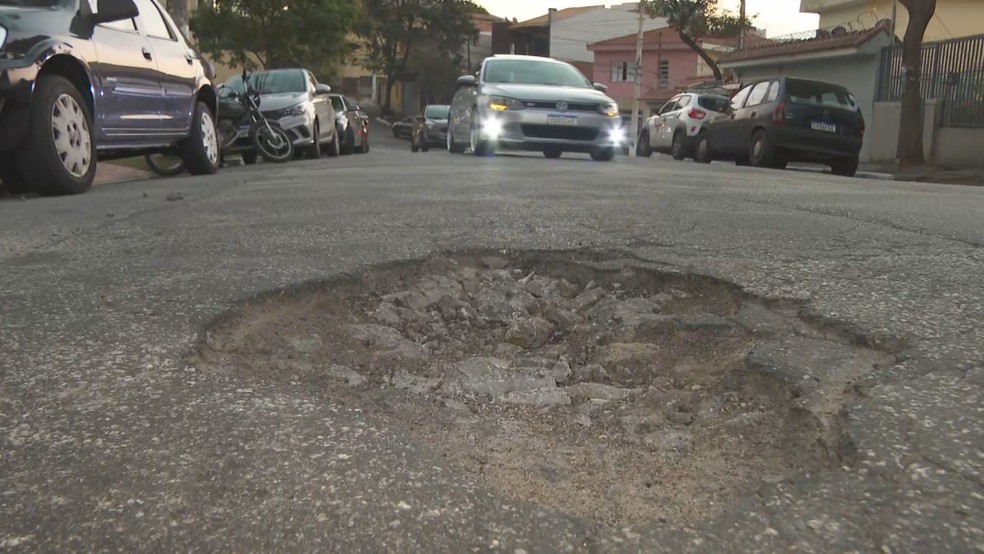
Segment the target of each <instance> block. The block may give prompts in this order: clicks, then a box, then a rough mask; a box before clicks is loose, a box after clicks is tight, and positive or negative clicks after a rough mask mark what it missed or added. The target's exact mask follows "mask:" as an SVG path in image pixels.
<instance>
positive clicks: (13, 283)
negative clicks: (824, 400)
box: [0, 129, 984, 553]
mask: <svg viewBox="0 0 984 554" xmlns="http://www.w3.org/2000/svg"><path fill="white" fill-rule="evenodd" d="M373 132H374V133H375V134H374V136H373V138H372V140H373V144H372V150H371V152H370V153H368V154H366V155H353V156H344V157H339V158H331V159H320V160H305V161H296V162H291V163H289V164H286V165H272V164H260V165H257V166H250V167H235V168H227V169H223V170H221V171H220V172H219V173H218V174H217V175H215V176H203V177H189V176H182V177H177V178H169V179H153V180H146V181H140V182H133V183H117V184H106V185H99V186H96V187H94V188H93V189H92V190H91V191H90V192H88V193H86V194H84V195H79V196H69V197H57V198H29V199H26V200H22V199H19V198H9V197H8V198H3V199H0V306H2V309H0V353H2V355H0V441H2V442H0V445H2V446H0V549H3V550H11V551H79V550H103V549H105V550H126V551H151V550H153V551H177V550H182V551H234V552H240V551H243V552H256V551H331V552H384V551H386V552H464V551H482V552H485V551H490V552H491V551H495V552H500V551H501V552H509V553H514V552H515V553H519V552H531V553H532V552H547V551H573V552H587V551H592V552H594V551H597V552H623V551H624V552H673V553H677V552H790V551H804V552H832V551H838V552H841V551H843V552H846V551H858V552H871V551H874V552H885V553H889V552H894V553H898V552H969V551H984V523H982V522H984V497H982V496H981V494H982V492H984V491H982V490H981V489H982V486H984V482H982V475H984V473H982V472H984V457H982V452H984V419H982V418H981V410H982V408H981V406H982V405H984V398H982V394H981V386H982V384H984V362H982V360H984V327H982V326H981V322H982V321H984V286H982V275H984V222H982V218H981V214H982V213H984V189H981V188H979V187H963V186H945V185H933V184H911V183H895V182H887V181H877V180H863V179H848V178H839V177H833V176H830V175H823V174H819V173H808V172H796V171H774V170H759V169H753V168H746V167H735V166H734V165H731V164H712V165H700V164H696V163H693V162H691V161H685V162H673V161H671V160H669V158H668V157H657V158H654V159H648V160H644V159H637V158H627V157H623V156H618V157H616V158H615V160H614V161H613V162H611V163H599V162H592V161H590V159H589V158H588V157H587V156H581V155H565V156H564V157H563V158H561V159H559V160H548V159H544V158H543V156H537V155H499V156H495V157H492V158H485V159H477V158H474V157H472V156H470V155H450V154H448V153H447V152H445V151H444V150H443V149H441V148H434V149H432V150H431V151H430V152H429V153H419V154H411V152H410V149H409V144H408V143H407V142H404V141H396V140H395V139H393V138H391V137H388V136H386V134H385V129H382V130H381V129H374V130H373ZM175 193H180V195H176V194H175ZM169 198H170V199H169ZM535 251H544V253H546V252H562V254H560V256H561V257H563V258H565V259H571V260H578V259H581V258H583V257H597V256H607V257H610V258H611V259H617V260H629V261H633V262H635V263H640V264H648V265H649V266H652V267H654V268H656V270H658V271H660V272H665V273H668V274H676V273H681V272H686V273H691V274H698V275H706V276H710V277H714V278H716V279H718V280H723V281H726V282H729V283H734V284H735V285H737V286H738V287H740V288H741V293H740V294H741V295H743V298H748V299H754V301H755V302H758V303H761V304H762V305H765V306H769V307H774V308H776V309H779V308H780V307H787V308H788V307H790V306H792V307H793V309H794V311H795V310H799V316H800V317H801V318H802V319H803V321H806V322H809V323H810V325H813V326H815V327H816V329H818V330H819V331H817V333H819V334H823V335H824V336H825V337H827V338H828V339H830V338H832V337H837V340H842V341H843V343H844V344H849V345H852V347H853V346H857V347H859V348H860V347H864V348H868V349H871V350H872V351H877V352H879V353H880V355H884V359H885V360H887V361H886V362H884V363H876V364H875V365H874V367H873V368H872V369H871V371H870V372H869V373H867V374H865V375H864V376H862V377H859V378H858V379H856V380H851V381H849V382H845V383H847V384H844V386H843V388H844V389H850V394H847V393H845V394H846V396H845V398H846V400H845V402H846V404H845V405H844V407H843V408H844V409H843V411H840V412H836V410H835V412H836V413H837V414H838V421H839V422H840V423H839V425H840V427H838V429H839V431H838V432H839V433H841V435H842V436H840V437H839V440H842V442H841V443H840V444H839V446H837V447H836V448H834V449H833V450H836V451H837V452H836V453H835V454H834V462H833V463H832V465H831V466H830V467H829V468H824V469H822V470H820V469H817V470H815V471H814V470H809V471H805V472H802V473H795V472H794V473H789V474H785V475H780V476H778V477H777V476H775V475H753V476H752V477H753V479H752V481H751V483H752V484H751V485H747V487H745V488H744V489H742V491H741V493H740V494H737V496H736V497H735V499H734V501H733V502H731V503H730V504H729V505H728V506H726V507H724V508H721V509H715V511H714V513H711V514H709V515H708V516H707V517H703V518H701V517H697V518H693V517H689V516H688V517H689V519H686V518H684V521H685V522H684V523H679V521H681V520H680V519H678V518H675V517H673V516H672V515H671V516H667V517H666V518H663V519H662V520H661V519H652V520H647V521H643V522H633V524H632V525H629V524H625V525H623V524H621V523H618V524H613V523H611V522H606V521H603V518H590V517H585V516H584V515H583V514H580V513H579V512H578V510H577V509H575V508H576V506H574V505H573V504H572V503H570V504H569V505H566V506H565V503H564V502H565V501H564V497H563V495H559V496H558V495H557V494H554V495H552V496H550V495H542V496H541V497H547V496H549V498H551V499H552V500H551V502H550V503H547V504H543V503H538V502H537V501H536V500H537V498H541V497H536V498H520V497H518V496H516V495H512V494H505V493H504V492H503V491H502V490H500V489H496V488H495V487H489V486H486V485H487V483H486V482H485V481H482V479H484V477H483V476H481V475H477V474H470V473H469V474H465V473H461V472H458V471H456V470H455V469H454V468H455V467H458V466H456V465H455V464H454V463H452V462H451V461H450V459H449V458H448V457H446V456H444V455H442V453H441V450H440V449H439V448H437V447H436V446H435V444H433V443H431V442H429V441H427V440H423V439H422V438H421V437H422V436H423V435H420V436H417V435H413V434H412V433H411V432H408V431H407V428H406V427H405V426H402V425H394V424H392V422H390V421H388V419H387V413H389V412H387V410H397V408H393V407H392V406H394V405H395V404H394V405H391V404H386V402H390V400H387V397H386V396H381V397H380V398H379V399H377V400H378V402H379V405H376V403H375V402H374V405H373V406H368V405H367V406H364V407H360V406H359V405H358V403H357V402H353V401H351V399H343V398H338V397H335V396H333V394H334V393H330V391H328V390H327V389H322V388H318V387H314V386H309V384H307V383H306V382H305V381H304V380H303V379H302V380H290V379H275V378H269V379H264V378H252V379H248V380H243V379H240V378H239V377H237V376H236V375H233V374H224V373H222V372H220V371H212V370H209V368H208V367H206V366H203V365H202V364H200V363H199V360H198V359H197V357H196V356H195V355H193V354H194V353H195V352H196V351H197V350H198V349H199V347H200V344H201V343H202V342H208V341H209V340H211V337H210V336H205V335H206V333H205V331H206V330H207V329H208V330H211V329H219V328H222V326H223V325H225V322H227V321H228V320H229V318H230V317H235V314H237V313H240V312H239V311H238V310H239V309H240V308H241V306H243V304H244V303H247V302H248V303H250V305H251V306H254V307H255V306H260V307H261V308H258V309H253V308H251V309H252V312H251V313H255V312H259V314H260V316H261V319H262V314H263V313H265V310H268V311H270V313H273V311H274V309H275V306H276V303H277V302H278V301H279V300H278V299H279V298H280V297H281V296H290V294H296V293H297V290H296V289H297V287H298V286H300V285H302V284H305V283H308V284H309V286H311V287H318V286H324V284H325V283H328V282H330V281H331V280H332V279H337V278H339V277H343V276H348V277H357V276H359V275H360V272H361V271H362V270H364V269H365V268H367V267H368V266H374V265H379V264H388V263H393V262H398V261H407V260H414V259H423V258H426V257H428V256H431V255H433V254H435V253H445V254H448V255H454V254H459V253H460V254H462V255H464V253H470V252H477V253H479V254H486V253H489V254H495V255H501V256H512V255H520V254H522V255H531V254H530V253H531V252H535ZM283 290H290V291H291V292H290V294H286V293H285V294H281V293H280V292H278V291H283ZM312 313H318V311H317V310H314V311H313V312H312ZM230 314H232V315H230ZM271 317H272V316H271ZM260 324H261V323H257V324H256V325H260ZM209 334H210V335H211V332H210V333H209ZM819 334H818V335H817V336H820V335H819ZM216 336H218V331H217V332H216ZM216 340H218V339H216ZM818 340H819V339H818ZM218 350H221V349H218ZM803 359H804V360H807V361H806V362H804V363H808V364H813V365H811V366H810V368H809V371H808V372H807V373H808V374H809V373H813V374H821V375H822V374H823V372H824V371H825V368H826V367H827V366H828V365H829V364H830V363H831V362H830V360H829V358H824V357H823V356H820V355H816V356H812V357H810V356H807V357H805V358H803ZM879 359H882V358H879ZM390 371H392V370H390ZM332 390H334V389H332ZM392 402H396V401H395V400H394V401H392ZM384 404H385V405H384ZM394 413H398V412H394ZM544 413H546V412H544ZM427 423H428V422H426V421H417V422H415V423H414V425H415V426H424V425H425V424H427ZM490 449H491V447H490ZM838 457H839V458H838ZM617 470H618V468H614V471H616V472H617ZM490 471H491V470H490ZM556 479H557V480H558V481H557V482H558V483H561V484H558V485H557V486H558V487H561V486H562V482H563V480H564V479H565V477H564V475H563V472H561V473H560V476H559V477H557V478H556ZM743 486H744V485H743ZM619 494H621V493H619V492H618V491H617V490H615V489H610V490H609V492H608V493H607V495H609V496H613V497H616V498H617V495H619ZM602 495H604V493H602ZM558 498H559V500H558ZM678 500H679V499H673V501H674V502H676V501H678ZM652 502H655V503H658V502H663V500H659V499H658V498H657V499H656V500H653V501H652ZM665 502H670V499H669V497H667V498H666V500H665ZM618 521H622V520H618Z"/></svg>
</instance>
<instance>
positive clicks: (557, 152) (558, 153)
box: [543, 148, 564, 160]
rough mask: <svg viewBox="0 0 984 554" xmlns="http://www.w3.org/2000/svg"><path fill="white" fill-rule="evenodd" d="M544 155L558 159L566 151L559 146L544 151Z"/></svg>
mask: <svg viewBox="0 0 984 554" xmlns="http://www.w3.org/2000/svg"><path fill="white" fill-rule="evenodd" d="M543 155H544V156H546V157H547V158H549V159H551V160H556V159H557V158H559V157H561V156H563V155H564V152H563V151H562V150H560V149H558V148H550V149H547V150H544V151H543Z"/></svg>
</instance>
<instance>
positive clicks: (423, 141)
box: [420, 133, 431, 152]
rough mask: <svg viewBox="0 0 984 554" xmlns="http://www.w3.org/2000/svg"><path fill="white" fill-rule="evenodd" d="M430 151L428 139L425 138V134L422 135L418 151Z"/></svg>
mask: <svg viewBox="0 0 984 554" xmlns="http://www.w3.org/2000/svg"><path fill="white" fill-rule="evenodd" d="M430 149H431V148H430V137H428V136H427V133H424V136H423V137H421V138H420V151H421V152H430Z"/></svg>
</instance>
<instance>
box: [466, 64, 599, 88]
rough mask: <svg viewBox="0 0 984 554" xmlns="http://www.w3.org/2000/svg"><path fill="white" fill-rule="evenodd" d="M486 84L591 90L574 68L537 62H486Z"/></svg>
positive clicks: (587, 82) (588, 82) (588, 83)
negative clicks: (514, 84) (548, 86)
mask: <svg viewBox="0 0 984 554" xmlns="http://www.w3.org/2000/svg"><path fill="white" fill-rule="evenodd" d="M484 82H486V83H516V84H523V85H552V86H560V87H578V88H591V82H590V81H588V79H587V77H585V76H584V75H583V74H581V72H580V71H578V70H577V69H575V68H574V66H572V65H568V64H566V63H557V62H547V61H544V62H541V61H536V60H495V61H489V62H486V63H485V77H484Z"/></svg>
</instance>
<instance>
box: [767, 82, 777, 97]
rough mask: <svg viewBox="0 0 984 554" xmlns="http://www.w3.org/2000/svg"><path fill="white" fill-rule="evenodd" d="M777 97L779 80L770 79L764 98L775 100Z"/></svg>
mask: <svg viewBox="0 0 984 554" xmlns="http://www.w3.org/2000/svg"><path fill="white" fill-rule="evenodd" d="M778 98H779V81H772V84H771V85H769V95H768V96H767V97H766V98H765V101H766V102H775V101H776V99H778Z"/></svg>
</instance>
